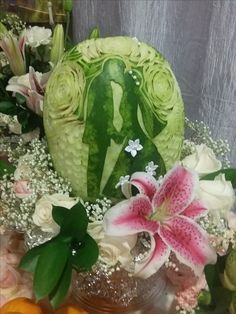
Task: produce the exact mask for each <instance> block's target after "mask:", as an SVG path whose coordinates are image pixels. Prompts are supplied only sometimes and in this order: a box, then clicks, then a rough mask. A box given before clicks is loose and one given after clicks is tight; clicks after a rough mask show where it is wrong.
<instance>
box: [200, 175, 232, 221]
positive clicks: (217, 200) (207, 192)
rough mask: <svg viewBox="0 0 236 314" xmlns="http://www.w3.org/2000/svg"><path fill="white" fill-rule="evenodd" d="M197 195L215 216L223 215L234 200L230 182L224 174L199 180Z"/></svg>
mask: <svg viewBox="0 0 236 314" xmlns="http://www.w3.org/2000/svg"><path fill="white" fill-rule="evenodd" d="M198 197H199V199H200V200H201V201H202V202H203V203H204V204H205V206H206V207H207V208H208V209H209V210H210V211H211V213H212V214H213V215H214V216H215V217H216V218H219V217H225V216H226V215H227V213H228V212H229V211H230V210H231V208H232V207H233V205H234V201H235V194H234V190H233V187H232V184H231V182H230V181H226V180H225V175H224V174H219V175H218V176H217V177H215V179H214V181H210V180H200V182H199V191H198Z"/></svg>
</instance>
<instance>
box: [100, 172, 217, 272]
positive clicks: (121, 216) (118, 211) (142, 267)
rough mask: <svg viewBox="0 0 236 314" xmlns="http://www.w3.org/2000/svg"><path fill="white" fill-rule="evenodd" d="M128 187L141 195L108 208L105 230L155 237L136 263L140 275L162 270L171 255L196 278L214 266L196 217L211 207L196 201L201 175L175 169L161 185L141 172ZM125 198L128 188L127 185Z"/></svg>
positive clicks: (134, 175)
mask: <svg viewBox="0 0 236 314" xmlns="http://www.w3.org/2000/svg"><path fill="white" fill-rule="evenodd" d="M130 184H131V185H134V186H135V187H136V188H138V190H139V194H137V195H136V196H133V197H131V198H130V199H128V200H124V201H122V202H120V203H118V204H116V205H115V206H113V207H112V208H110V209H109V210H108V212H107V213H106V214H105V216H104V229H105V232H106V233H107V234H109V235H114V236H124V235H130V234H136V233H139V232H142V231H146V232H148V233H149V234H150V236H151V242H152V243H151V244H152V248H151V250H150V254H149V256H148V258H146V259H145V261H144V262H142V263H140V264H136V270H135V272H136V274H137V275H138V276H140V277H143V278H147V277H149V276H151V275H152V274H154V273H155V272H156V271H158V270H159V269H160V267H161V266H162V265H163V264H164V263H165V262H166V261H167V260H168V257H169V255H170V253H171V252H173V253H175V255H176V257H177V258H178V260H179V261H180V262H181V263H183V264H185V265H187V266H189V267H190V268H191V269H192V270H193V271H194V272H195V274H196V275H200V274H201V272H202V271H203V267H204V266H205V265H206V264H209V263H215V262H216V253H215V251H214V250H213V248H211V247H210V245H209V241H208V235H207V233H206V232H205V231H204V230H203V229H202V228H201V227H200V226H199V225H198V224H197V223H196V221H195V219H196V218H199V217H200V216H203V215H205V214H206V213H207V209H206V208H205V207H204V206H203V205H202V204H201V203H200V202H199V201H198V200H195V199H194V197H195V192H196V188H197V184H198V177H197V175H196V174H195V173H193V172H192V171H190V170H188V169H186V168H184V167H182V166H176V167H175V168H173V169H172V170H171V171H170V172H168V173H167V175H166V176H165V178H164V179H163V182H162V183H161V185H160V186H159V185H158V183H157V181H156V180H155V179H154V178H153V177H152V176H151V175H148V174H147V173H143V172H137V173H134V174H133V175H132V176H131V180H130ZM123 192H124V194H125V195H126V196H127V195H128V194H129V193H128V189H127V186H126V187H123Z"/></svg>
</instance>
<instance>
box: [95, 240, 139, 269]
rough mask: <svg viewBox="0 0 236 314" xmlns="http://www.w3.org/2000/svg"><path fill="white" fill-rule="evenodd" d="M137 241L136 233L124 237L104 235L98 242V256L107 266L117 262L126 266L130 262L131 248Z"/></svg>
mask: <svg viewBox="0 0 236 314" xmlns="http://www.w3.org/2000/svg"><path fill="white" fill-rule="evenodd" d="M136 242H137V236H136V235H130V236H125V237H113V236H108V235H105V237H104V239H103V240H101V241H100V242H99V243H98V246H99V252H100V255H99V258H100V260H101V261H103V262H104V263H106V264H107V265H109V266H114V265H116V264H117V263H118V262H120V263H121V266H122V267H123V268H126V266H128V265H129V264H130V263H131V262H132V259H133V257H132V255H131V250H132V249H133V247H134V246H135V244H136Z"/></svg>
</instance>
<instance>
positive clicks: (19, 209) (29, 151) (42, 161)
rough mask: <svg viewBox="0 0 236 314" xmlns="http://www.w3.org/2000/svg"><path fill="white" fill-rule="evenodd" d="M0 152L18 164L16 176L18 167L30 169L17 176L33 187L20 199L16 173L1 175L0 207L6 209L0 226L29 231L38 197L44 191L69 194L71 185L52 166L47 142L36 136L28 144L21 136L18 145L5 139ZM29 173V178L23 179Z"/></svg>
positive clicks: (32, 225) (0, 220)
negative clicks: (17, 191) (16, 187)
mask: <svg viewBox="0 0 236 314" xmlns="http://www.w3.org/2000/svg"><path fill="white" fill-rule="evenodd" d="M0 151H3V152H6V153H7V155H8V160H9V161H10V162H11V163H12V164H13V165H15V166H16V171H15V176H16V173H17V171H18V169H19V166H23V167H24V169H26V168H27V169H28V171H26V172H25V173H23V174H21V173H20V172H19V174H18V175H19V176H21V175H22V176H23V177H22V178H21V177H19V178H18V179H26V180H27V181H28V185H29V188H30V190H31V194H30V195H29V196H27V197H24V198H22V199H20V198H18V197H17V196H16V195H15V192H14V182H15V180H16V178H15V177H14V175H10V176H7V175H5V176H3V177H2V179H1V180H0V193H1V201H0V202H1V203H0V207H1V208H3V215H1V217H0V225H1V224H2V225H5V226H6V227H8V228H9V227H10V228H16V229H17V230H21V231H29V230H31V228H33V227H34V224H33V222H32V214H33V213H34V210H35V203H36V202H37V200H38V199H39V198H41V197H42V196H43V195H44V194H55V193H59V194H69V193H70V192H71V187H70V184H69V183H68V182H67V181H66V180H64V179H63V178H61V177H60V176H59V175H58V174H57V172H56V171H55V170H54V169H53V168H52V160H51V156H50V155H49V153H48V150H47V146H46V142H44V141H40V140H38V139H35V140H33V141H32V142H30V143H29V144H27V145H26V144H25V143H24V142H23V141H22V140H21V139H19V142H18V143H17V144H16V143H14V141H13V142H8V143H4V142H2V143H0ZM27 173H28V177H27V178H24V175H27ZM29 174H30V175H29Z"/></svg>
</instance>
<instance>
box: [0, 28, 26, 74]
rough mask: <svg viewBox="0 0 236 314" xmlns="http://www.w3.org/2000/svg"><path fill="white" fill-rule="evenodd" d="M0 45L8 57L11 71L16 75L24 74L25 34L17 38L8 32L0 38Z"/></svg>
mask: <svg viewBox="0 0 236 314" xmlns="http://www.w3.org/2000/svg"><path fill="white" fill-rule="evenodd" d="M0 47H1V48H2V50H3V51H4V53H5V55H6V57H7V59H8V62H9V64H10V68H11V70H12V72H13V73H14V74H15V75H17V76H19V75H23V74H25V73H26V64H25V54H24V49H25V35H24V34H22V35H21V36H20V38H19V39H18V40H17V38H16V37H15V36H13V35H12V34H11V33H9V32H8V33H7V34H4V36H3V37H2V39H1V40H0Z"/></svg>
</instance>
